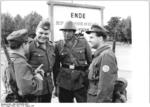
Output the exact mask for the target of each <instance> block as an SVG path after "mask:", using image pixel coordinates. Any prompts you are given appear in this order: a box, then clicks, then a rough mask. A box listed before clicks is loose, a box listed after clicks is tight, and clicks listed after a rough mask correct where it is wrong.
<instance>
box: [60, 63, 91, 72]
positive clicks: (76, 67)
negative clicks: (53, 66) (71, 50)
mask: <svg viewBox="0 0 150 107" xmlns="http://www.w3.org/2000/svg"><path fill="white" fill-rule="evenodd" d="M62 67H64V68H68V69H73V70H82V71H84V70H86V69H87V67H88V66H75V65H66V64H62Z"/></svg>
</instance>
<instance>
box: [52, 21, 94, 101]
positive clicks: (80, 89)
mask: <svg viewBox="0 0 150 107" xmlns="http://www.w3.org/2000/svg"><path fill="white" fill-rule="evenodd" d="M60 30H61V31H62V32H63V35H64V40H60V41H58V42H57V43H56V63H55V67H54V68H55V71H54V77H55V81H56V85H57V88H56V94H58V96H59V102H73V99H74V98H75V99H76V101H77V102H86V100H87V87H88V80H87V69H88V66H89V64H90V63H91V60H92V55H91V50H90V47H89V45H88V43H87V41H86V39H84V38H83V37H80V38H79V37H78V38H77V37H76V36H75V31H76V27H75V25H74V24H73V22H72V21H67V22H66V23H65V25H64V27H63V28H62V29H60ZM56 78H57V79H56Z"/></svg>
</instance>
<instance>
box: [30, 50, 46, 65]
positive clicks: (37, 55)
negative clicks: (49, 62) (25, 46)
mask: <svg viewBox="0 0 150 107" xmlns="http://www.w3.org/2000/svg"><path fill="white" fill-rule="evenodd" d="M44 56H45V55H44V54H42V53H33V56H32V60H33V61H34V62H35V63H36V64H40V63H41V62H42V60H44Z"/></svg>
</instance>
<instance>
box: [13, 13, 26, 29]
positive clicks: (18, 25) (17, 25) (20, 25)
mask: <svg viewBox="0 0 150 107" xmlns="http://www.w3.org/2000/svg"><path fill="white" fill-rule="evenodd" d="M14 22H15V30H19V29H23V28H25V23H24V20H23V19H22V17H21V16H20V15H16V17H14Z"/></svg>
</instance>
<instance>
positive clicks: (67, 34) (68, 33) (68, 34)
mask: <svg viewBox="0 0 150 107" xmlns="http://www.w3.org/2000/svg"><path fill="white" fill-rule="evenodd" d="M63 35H64V39H65V40H70V39H72V37H73V36H74V31H72V30H64V31H63Z"/></svg>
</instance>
